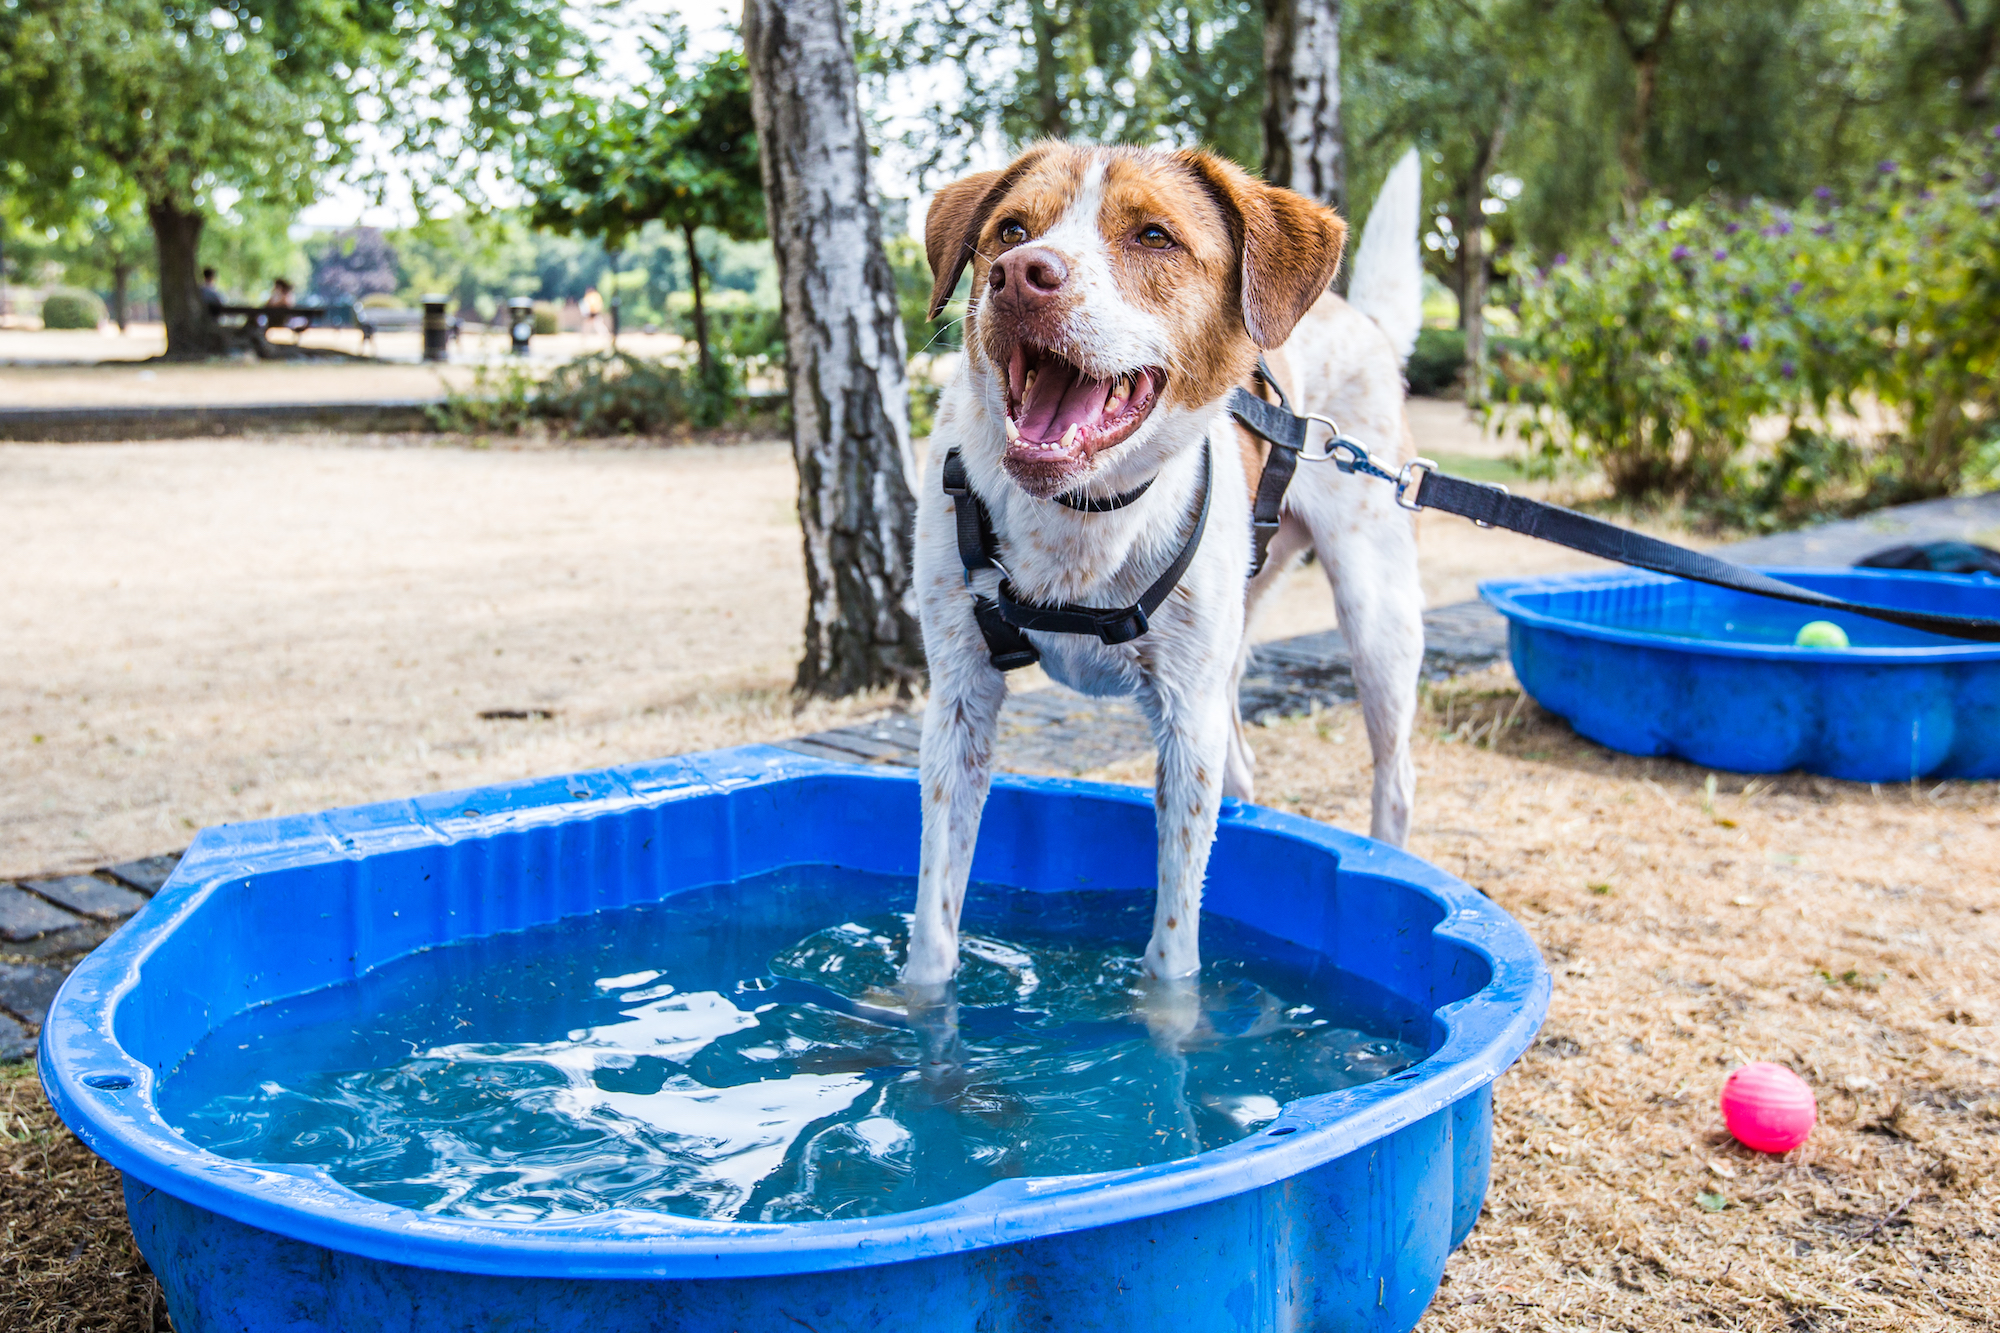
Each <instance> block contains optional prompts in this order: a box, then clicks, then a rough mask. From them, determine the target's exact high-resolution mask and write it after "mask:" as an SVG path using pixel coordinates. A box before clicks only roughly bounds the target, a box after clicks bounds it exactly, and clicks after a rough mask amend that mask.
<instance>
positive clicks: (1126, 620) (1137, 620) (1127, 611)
mask: <svg viewBox="0 0 2000 1333" xmlns="http://www.w3.org/2000/svg"><path fill="white" fill-rule="evenodd" d="M1151 628H1152V626H1151V625H1150V624H1148V623H1147V620H1146V611H1145V608H1144V607H1139V606H1128V607H1123V608H1121V609H1120V610H1117V611H1114V612H1112V613H1111V614H1109V615H1107V616H1105V617H1104V618H1103V619H1101V620H1099V621H1098V622H1097V637H1098V638H1099V639H1101V640H1103V641H1104V643H1106V644H1107V645H1110V644H1120V643H1130V642H1132V640H1134V639H1136V638H1138V637H1139V636H1140V635H1141V634H1144V633H1145V632H1146V631H1147V630H1148V629H1151Z"/></svg>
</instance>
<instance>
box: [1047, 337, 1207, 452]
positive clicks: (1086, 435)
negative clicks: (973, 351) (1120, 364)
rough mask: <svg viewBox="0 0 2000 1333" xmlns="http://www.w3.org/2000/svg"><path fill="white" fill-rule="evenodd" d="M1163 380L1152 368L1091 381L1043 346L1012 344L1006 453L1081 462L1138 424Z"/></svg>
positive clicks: (1122, 437) (1119, 438)
mask: <svg viewBox="0 0 2000 1333" xmlns="http://www.w3.org/2000/svg"><path fill="white" fill-rule="evenodd" d="M1166 381H1167V374H1166V372H1165V371H1164V370H1157V369H1153V368H1151V367H1146V368H1142V369H1139V370H1128V371H1125V372H1122V373H1121V374H1117V375H1114V376H1112V377H1111V378H1109V379H1095V378H1093V377H1091V376H1089V375H1086V374H1084V373H1083V371H1082V370H1080V369H1078V368H1077V367H1076V366H1074V365H1072V364H1071V363H1070V362H1068V361H1066V360H1064V359H1063V358H1062V357H1060V356H1057V355H1056V354H1055V353H1054V352H1051V351H1049V350H1048V349H1047V348H1043V347H1034V346H1030V345H1028V344H1026V343H1017V344H1015V346H1014V352H1013V355H1012V356H1010V357H1009V358H1008V359H1007V454H1008V457H1009V459H1010V460H1012V461H1015V462H1019V463H1026V464H1030V465H1035V464H1043V465H1046V464H1050V463H1059V462H1065V463H1080V462H1086V461H1088V460H1089V458H1090V456H1091V455H1092V454H1095V453H1097V452H1099V451H1100V450H1103V449H1108V448H1110V447H1111V446H1112V445H1114V444H1117V443H1118V442H1119V441H1121V440H1123V439H1124V438H1125V437H1126V436H1128V435H1130V434H1131V433H1132V432H1133V431H1135V430H1137V429H1138V428H1139V425H1140V423H1141V422H1143V421H1145V419H1146V417H1147V416H1148V415H1149V414H1150V413H1151V412H1152V410H1153V405H1154V404H1155V403H1157V402H1158V401H1159V398H1160V389H1161V388H1162V387H1163V386H1164V385H1165V384H1166Z"/></svg>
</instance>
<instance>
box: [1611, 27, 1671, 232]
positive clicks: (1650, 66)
mask: <svg viewBox="0 0 2000 1333" xmlns="http://www.w3.org/2000/svg"><path fill="white" fill-rule="evenodd" d="M1601 3H1602V4H1603V6H1604V14H1605V17H1606V18H1608V19H1610V20H1611V27H1612V29H1613V30H1614V31H1615V32H1616V33H1617V34H1618V40H1619V42H1620V44H1622V45H1623V46H1624V48H1625V54H1626V55H1628V56H1630V57H1631V58H1632V114H1631V116H1630V117H1629V118H1628V119H1627V120H1626V122H1625V125H1624V128H1623V129H1622V130H1620V132H1619V135H1618V165H1619V166H1620V167H1621V168H1622V169H1623V171H1624V174H1625V213H1626V216H1628V217H1630V216H1633V215H1635V214H1636V213H1638V211H1639V203H1640V201H1641V200H1643V199H1644V198H1645V197H1646V191H1647V190H1649V189H1651V188H1652V182H1651V181H1649V180H1648V179H1647V178H1646V130H1647V127H1648V126H1649V125H1651V123H1652V119H1653V98H1654V94H1655V93H1656V92H1657V91H1658V90H1659V83H1660V57H1661V55H1663V54H1664V53H1665V51H1666V49H1667V42H1668V40H1669V39H1670V38H1672V36H1673V33H1674V12H1675V11H1676V10H1678V9H1679V8H1680V0H1662V3H1661V5H1660V12H1659V14H1658V15H1657V16H1656V17H1655V19H1654V21H1653V25H1652V31H1651V32H1650V33H1648V34H1646V35H1645V36H1643V37H1634V36H1633V35H1632V30H1631V29H1630V28H1628V27H1627V26H1626V23H1625V17H1626V16H1625V11H1624V9H1623V8H1622V0H1601Z"/></svg>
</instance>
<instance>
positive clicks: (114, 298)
mask: <svg viewBox="0 0 2000 1333" xmlns="http://www.w3.org/2000/svg"><path fill="white" fill-rule="evenodd" d="M131 285H132V266H131V265H130V264H128V263H126V262H125V261H124V260H122V259H121V260H119V261H118V262H116V263H114V264H113V265H112V266H111V322H112V323H113V324H116V325H117V326H118V331H119V332H120V333H123V332H125V304H126V302H125V296H126V293H127V291H128V290H129V289H130V287H131Z"/></svg>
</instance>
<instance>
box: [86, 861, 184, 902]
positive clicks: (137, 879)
mask: <svg viewBox="0 0 2000 1333" xmlns="http://www.w3.org/2000/svg"><path fill="white" fill-rule="evenodd" d="M180 863H181V854H180V853H179V852H169V853H167V854H166V855H165V856H142V857H140V858H139V859H138V860H136V861H125V862H122V863H121V864H119V865H115V866H106V867H104V869H102V870H100V871H98V872H97V873H98V874H100V875H109V876H111V877H112V878H113V879H115V880H118V881H120V882H121V883H124V884H129V885H131V886H132V887H133V888H135V889H137V890H139V892H141V893H143V894H146V895H147V896H148V897H151V896H152V895H153V894H155V893H158V892H159V891H160V889H161V888H162V887H163V886H164V885H165V884H166V882H167V876H169V875H171V874H173V873H174V867H175V866H177V865H179V864H180Z"/></svg>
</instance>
